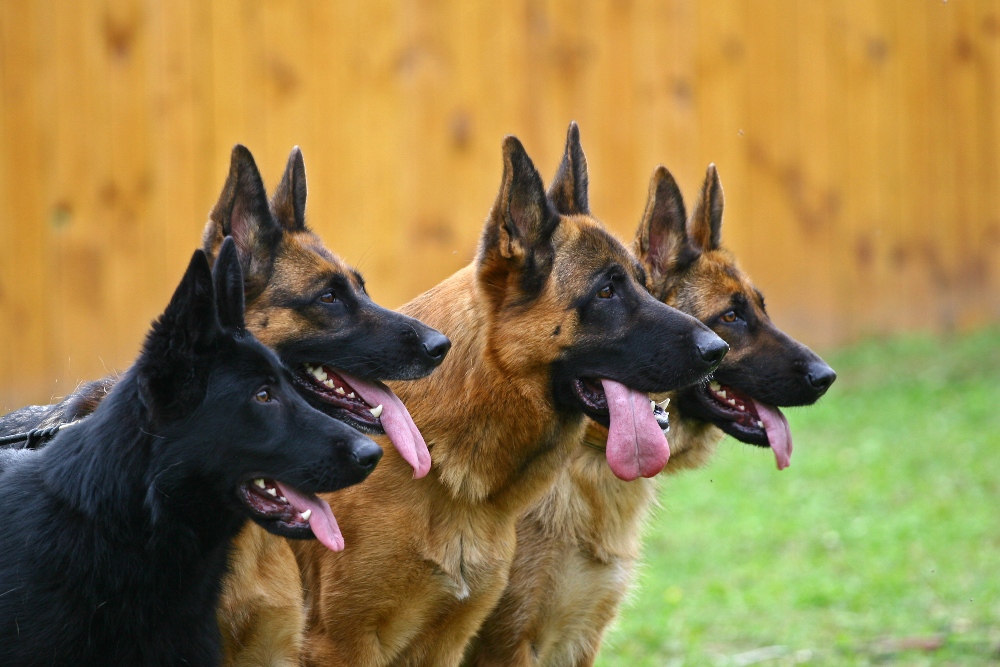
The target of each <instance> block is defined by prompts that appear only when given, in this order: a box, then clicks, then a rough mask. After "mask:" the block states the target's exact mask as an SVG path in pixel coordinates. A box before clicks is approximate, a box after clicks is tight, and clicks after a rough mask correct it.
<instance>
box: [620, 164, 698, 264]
mask: <svg viewBox="0 0 1000 667" xmlns="http://www.w3.org/2000/svg"><path fill="white" fill-rule="evenodd" d="M686 224H687V214H686V213H685V212H684V199H683V197H681V191H680V188H678V187H677V181H675V180H674V177H673V176H672V175H671V174H670V172H669V171H668V170H667V168H666V167H664V166H663V165H660V166H659V167H657V168H656V171H654V172H653V177H652V178H651V179H650V180H649V195H648V196H647V198H646V210H645V211H644V212H643V214H642V222H640V223H639V229H638V230H637V231H636V234H635V254H636V256H637V257H638V258H639V261H641V262H642V263H643V264H644V265H645V267H646V270H647V271H649V273H650V275H651V276H652V277H653V279H654V281H655V280H656V279H657V278H659V277H661V276H665V275H667V274H669V273H671V272H674V271H679V270H683V269H684V268H686V267H687V266H688V265H690V264H691V262H693V261H694V260H695V259H697V258H698V255H699V254H700V253H699V252H698V250H697V249H696V248H695V247H694V246H693V245H692V244H691V242H690V239H688V235H687V229H686Z"/></svg>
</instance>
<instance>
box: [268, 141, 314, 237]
mask: <svg viewBox="0 0 1000 667" xmlns="http://www.w3.org/2000/svg"><path fill="white" fill-rule="evenodd" d="M271 213H272V214H273V215H274V219H275V220H277V221H278V223H279V224H280V225H281V226H282V227H284V228H285V229H286V230H288V231H300V230H304V229H305V228H306V165H305V162H303V161H302V151H301V150H299V147H298V146H296V147H295V148H293V149H292V152H291V154H290V155H289V156H288V164H287V165H285V174H284V175H283V176H282V177H281V183H279V184H278V189H277V190H275V191H274V196H273V197H271Z"/></svg>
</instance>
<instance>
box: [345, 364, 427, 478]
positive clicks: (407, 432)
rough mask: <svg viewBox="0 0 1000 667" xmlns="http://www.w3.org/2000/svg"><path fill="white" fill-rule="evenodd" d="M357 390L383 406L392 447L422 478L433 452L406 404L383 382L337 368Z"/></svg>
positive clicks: (415, 473)
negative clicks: (362, 377)
mask: <svg viewBox="0 0 1000 667" xmlns="http://www.w3.org/2000/svg"><path fill="white" fill-rule="evenodd" d="M337 373H338V374H339V375H341V376H342V377H343V378H344V379H345V380H347V383H348V384H349V385H351V386H352V387H354V390H355V391H356V392H358V394H360V395H361V398H363V399H365V402H366V403H368V404H369V405H371V406H373V407H374V406H377V405H381V406H382V414H381V416H380V419H381V421H382V428H384V429H385V433H386V435H388V436H389V439H390V440H392V444H393V446H394V447H395V448H396V451H397V452H399V455H400V456H402V457H403V460H404V461H406V462H407V463H409V464H410V465H411V466H413V477H414V479H420V478H421V477H423V476H424V475H426V474H427V473H428V471H430V469H431V453H430V452H429V451H427V443H425V442H424V438H423V436H422V435H420V431H419V430H417V425H416V424H414V423H413V418H412V417H410V413H409V412H408V411H407V409H406V406H405V405H403V402H402V401H401V400H399V397H398V396H396V394H394V393H392V390H391V389H389V388H388V387H387V386H385V385H384V384H382V383H381V382H365V381H364V380H359V379H358V378H355V377H351V376H350V375H347V374H346V373H342V372H341V371H337Z"/></svg>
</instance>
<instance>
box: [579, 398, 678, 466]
mask: <svg viewBox="0 0 1000 667" xmlns="http://www.w3.org/2000/svg"><path fill="white" fill-rule="evenodd" d="M573 392H574V393H575V394H576V397H577V399H578V400H579V401H580V404H581V406H582V408H583V412H584V414H586V415H587V416H589V417H591V418H592V419H593V420H594V421H596V422H598V423H600V424H603V425H605V426H607V427H608V444H607V448H606V449H605V454H606V458H607V461H608V466H609V467H610V468H611V471H612V472H613V473H614V474H615V476H617V477H618V478H620V479H623V480H625V481H631V480H634V479H638V478H639V477H652V476H653V475H656V474H657V473H659V472H660V471H661V470H662V469H663V466H665V465H666V464H667V459H668V458H669V457H670V447H669V445H668V444H667V439H666V436H665V433H664V431H665V429H664V425H663V422H661V421H660V420H659V419H657V418H656V411H657V410H658V409H659V411H660V412H661V413H662V412H663V408H662V407H659V406H657V405H656V403H654V402H653V401H651V400H649V397H648V396H647V395H646V394H643V393H642V392H640V391H636V390H635V389H632V388H630V387H627V386H625V385H624V384H622V383H620V382H617V381H615V380H610V379H608V378H600V379H591V378H581V379H576V380H574V381H573ZM663 418H664V420H665V419H666V415H665V414H664V416H663Z"/></svg>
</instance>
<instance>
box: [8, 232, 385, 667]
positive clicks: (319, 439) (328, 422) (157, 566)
mask: <svg viewBox="0 0 1000 667" xmlns="http://www.w3.org/2000/svg"><path fill="white" fill-rule="evenodd" d="M291 443H294V446H289V445H290V444H291ZM381 453H382V452H381V449H380V448H379V447H378V446H377V445H375V443H373V442H372V441H371V440H369V439H368V438H367V437H365V436H363V435H361V434H360V433H358V432H357V431H355V430H353V429H351V428H350V427H348V426H346V425H344V424H342V423H340V422H338V421H336V420H334V419H331V418H330V417H328V416H326V415H324V414H323V413H321V412H319V411H318V410H316V409H314V408H312V407H310V406H309V405H308V404H307V403H306V401H305V399H303V398H302V397H301V396H300V395H299V394H298V392H297V391H295V389H293V387H292V383H291V380H290V377H289V376H288V375H287V374H286V371H284V370H283V369H282V367H281V365H280V363H279V361H278V358H277V357H276V355H275V354H274V353H273V352H271V351H270V350H268V349H267V348H266V347H265V346H264V345H262V344H261V343H259V342H258V341H257V340H256V339H255V338H254V337H253V336H252V335H250V334H249V333H248V332H247V331H246V330H245V329H244V312H243V276H242V272H241V270H240V265H239V261H238V259H237V255H236V248H235V246H234V244H233V242H232V240H227V241H226V242H225V243H224V244H223V245H222V248H221V249H220V252H219V259H218V262H217V264H216V270H215V279H214V285H213V276H212V273H211V272H210V270H209V265H208V260H207V258H206V255H205V253H204V252H203V251H201V250H198V251H196V252H195V254H194V256H193V257H192V259H191V262H190V264H189V266H188V269H187V272H186V273H185V275H184V278H183V280H182V281H181V283H180V286H179V287H178V288H177V291H176V292H175V293H174V296H173V298H172V299H171V301H170V304H169V305H168V306H167V308H166V310H165V312H164V313H163V315H162V316H161V317H160V318H159V320H158V321H157V322H156V323H155V324H154V325H153V328H152V331H151V332H150V333H149V335H148V336H147V339H146V342H145V346H144V349H143V351H142V354H141V355H140V357H139V359H138V360H137V361H136V363H135V365H134V366H133V367H132V368H131V369H130V370H129V371H127V372H126V373H125V375H124V376H123V377H122V379H121V380H120V381H119V382H118V384H117V385H116V386H115V387H114V389H113V391H111V393H110V394H109V395H108V396H107V398H105V399H104V400H103V401H102V402H101V403H100V405H99V406H98V408H97V409H96V411H95V412H94V413H93V415H91V416H90V417H88V418H87V419H86V420H84V421H82V422H80V423H78V424H76V425H73V426H70V427H68V428H66V429H65V430H63V431H62V432H60V433H59V434H58V435H57V436H56V437H55V439H53V440H52V441H51V443H49V444H48V445H47V446H46V447H45V448H43V449H40V450H37V451H30V450H11V449H8V450H3V451H0V484H2V487H3V494H2V496H0V545H3V546H2V549H0V664H2V665H5V666H10V665H70V664H72V665H102V666H104V665H143V666H151V665H210V664H215V663H217V662H218V659H219V636H218V629H217V626H216V620H215V607H216V600H217V598H218V593H219V588H220V581H221V578H222V576H223V574H224V573H225V571H226V560H227V555H228V551H229V543H230V541H231V539H232V538H233V537H234V536H235V535H236V534H237V533H238V532H239V530H240V528H241V526H242V525H243V524H244V523H245V521H246V519H247V518H248V517H250V518H252V519H254V520H255V521H256V522H258V523H260V524H262V525H264V526H265V527H266V528H268V529H269V530H271V531H273V532H277V533H280V534H283V535H286V536H289V537H312V536H313V535H315V536H316V537H318V538H319V539H320V540H321V541H323V542H324V543H327V545H328V546H331V547H332V548H336V547H338V546H339V545H338V544H337V542H338V540H339V530H338V529H337V526H336V522H335V520H334V518H333V515H332V514H331V513H330V510H329V506H327V505H326V503H325V502H323V501H321V500H319V499H318V498H317V497H316V496H315V494H316V493H318V492H327V491H334V490H337V489H340V488H343V487H345V486H349V485H351V484H356V483H358V482H360V481H362V480H363V479H364V478H365V477H366V476H367V475H368V473H370V472H371V470H372V469H373V468H374V467H375V464H376V463H377V462H378V460H379V458H380V456H381Z"/></svg>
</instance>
